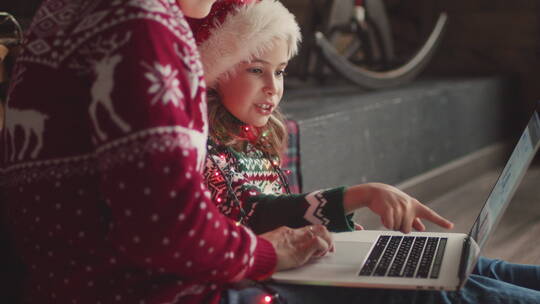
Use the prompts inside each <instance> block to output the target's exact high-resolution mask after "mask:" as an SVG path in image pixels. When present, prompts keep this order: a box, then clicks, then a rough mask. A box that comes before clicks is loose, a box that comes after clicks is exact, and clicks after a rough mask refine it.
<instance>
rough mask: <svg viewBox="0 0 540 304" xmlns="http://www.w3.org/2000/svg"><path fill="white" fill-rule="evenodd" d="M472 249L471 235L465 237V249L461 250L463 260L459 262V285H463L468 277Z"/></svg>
mask: <svg viewBox="0 0 540 304" xmlns="http://www.w3.org/2000/svg"><path fill="white" fill-rule="evenodd" d="M470 250H471V237H470V236H467V237H466V238H464V239H463V249H462V250H461V262H460V263H459V274H458V276H459V285H460V286H461V285H462V283H463V281H464V280H465V279H466V278H467V265H469V258H470V256H471V255H470V254H469V252H470Z"/></svg>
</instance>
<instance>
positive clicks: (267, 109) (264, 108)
mask: <svg viewBox="0 0 540 304" xmlns="http://www.w3.org/2000/svg"><path fill="white" fill-rule="evenodd" d="M255 108H256V109H257V110H258V112H259V113H261V114H263V115H270V114H272V108H273V106H272V105H269V104H267V103H259V104H256V105H255Z"/></svg>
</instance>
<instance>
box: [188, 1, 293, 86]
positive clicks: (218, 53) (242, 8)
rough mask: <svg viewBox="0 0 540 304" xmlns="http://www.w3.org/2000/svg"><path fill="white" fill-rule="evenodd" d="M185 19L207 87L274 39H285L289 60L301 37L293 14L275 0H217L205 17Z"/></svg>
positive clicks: (263, 49) (255, 55)
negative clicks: (192, 35) (195, 42)
mask: <svg viewBox="0 0 540 304" xmlns="http://www.w3.org/2000/svg"><path fill="white" fill-rule="evenodd" d="M188 20H189V22H190V25H191V28H192V30H193V33H194V35H195V40H196V41H197V45H198V47H199V52H200V54H201V61H202V63H203V67H204V74H205V79H206V82H207V83H208V85H209V86H211V87H212V86H214V85H215V84H216V81H217V79H218V78H219V77H220V76H221V75H222V74H224V73H226V72H228V71H230V70H232V68H233V67H234V66H235V65H236V64H238V63H240V62H242V61H246V60H251V59H252V58H255V57H258V56H259V55H260V54H261V53H263V52H264V51H265V50H267V49H268V48H270V47H272V46H273V44H274V40H275V39H276V38H278V39H282V40H284V41H286V42H287V44H288V47H289V59H290V58H291V57H292V56H294V55H296V53H297V52H298V44H299V42H300V40H301V35H300V28H299V26H298V24H297V23H296V20H295V17H294V15H293V14H291V13H290V12H289V11H288V10H287V9H286V8H285V7H284V6H283V4H281V3H280V2H279V1H277V0H260V1H256V0H255V1H253V0H221V1H217V2H216V3H215V4H214V5H213V6H212V10H211V12H210V14H209V15H208V16H207V17H206V18H204V19H199V20H195V19H188Z"/></svg>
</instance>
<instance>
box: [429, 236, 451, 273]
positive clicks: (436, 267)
mask: <svg viewBox="0 0 540 304" xmlns="http://www.w3.org/2000/svg"><path fill="white" fill-rule="evenodd" d="M447 241H448V239H447V238H441V241H440V242H439V248H437V254H435V260H434V261H433V268H432V269H431V275H430V276H429V277H430V278H432V279H436V278H438V277H439V271H440V270H441V265H442V260H443V257H444V250H445V249H446V242H447Z"/></svg>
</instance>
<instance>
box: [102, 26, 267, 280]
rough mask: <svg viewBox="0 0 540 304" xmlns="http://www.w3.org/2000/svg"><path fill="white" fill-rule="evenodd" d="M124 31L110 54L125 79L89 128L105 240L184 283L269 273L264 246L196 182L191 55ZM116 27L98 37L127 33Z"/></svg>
mask: <svg viewBox="0 0 540 304" xmlns="http://www.w3.org/2000/svg"><path fill="white" fill-rule="evenodd" d="M185 29H186V31H189V30H188V29H187V28H185ZM130 30H133V32H136V33H137V35H131V39H129V42H128V43H126V44H125V45H123V46H122V47H121V48H119V49H118V51H117V54H119V55H120V56H121V60H120V61H119V63H118V65H117V66H116V70H115V71H114V80H115V82H120V81H121V82H122V83H123V85H115V86H114V88H113V90H112V91H111V93H110V96H111V99H112V106H113V108H114V109H115V110H116V112H115V113H113V112H111V113H109V115H107V113H106V112H104V111H103V108H102V109H101V110H100V111H98V112H97V115H96V121H95V124H94V125H93V126H92V128H94V131H95V136H96V138H97V144H96V150H97V155H98V158H99V169H100V174H101V180H102V185H101V187H102V190H103V195H104V197H103V199H104V200H105V201H106V202H107V206H108V209H109V211H108V212H109V213H110V225H109V238H110V241H111V242H112V243H113V244H115V246H116V247H117V248H118V250H119V251H120V252H121V253H123V254H124V255H125V256H126V257H128V258H129V260H131V261H132V262H133V263H135V264H137V265H139V266H141V267H145V268H147V269H149V270H150V271H158V272H161V273H163V272H165V273H167V272H169V273H171V274H175V275H179V276H180V277H183V278H185V279H186V280H188V281H195V282H232V281H238V280H241V279H243V278H253V279H260V278H263V277H266V276H268V275H269V274H270V273H271V272H272V271H273V269H274V267H275V264H276V256H275V252H274V249H273V248H272V246H271V244H270V243H268V242H267V241H265V240H263V239H260V238H258V237H256V236H255V235H254V234H253V233H252V232H251V231H250V230H249V229H246V228H244V227H242V226H240V227H237V226H236V225H235V224H234V223H233V222H232V221H230V220H229V219H228V218H226V217H225V216H223V215H222V214H221V213H220V212H219V211H218V210H217V208H215V206H214V204H213V203H212V201H211V199H210V194H209V192H208V191H207V188H206V187H205V185H204V183H203V178H202V174H201V169H202V161H201V160H204V158H205V143H206V131H205V129H206V122H205V115H206V108H205V103H204V101H203V100H201V98H202V95H203V94H204V85H203V84H201V82H202V75H201V74H200V73H199V72H200V71H197V70H194V69H193V68H194V67H196V66H197V64H198V55H197V54H196V52H195V51H193V50H192V49H190V47H191V46H190V45H189V44H188V43H186V41H185V40H182V39H180V38H179V37H178V36H177V35H173V33H171V32H170V31H169V30H167V29H166V28H165V27H163V26H162V25H160V24H158V23H152V22H147V23H141V24H140V25H137V24H135V25H132V26H131V28H130ZM115 31H116V32H111V33H104V39H107V37H111V36H107V35H117V36H116V37H125V35H127V32H126V31H123V30H122V28H115ZM149 41H150V42H151V43H150V44H149ZM150 45H152V47H150ZM113 115H114V116H116V118H121V119H122V121H123V123H119V122H117V121H115V120H113V119H112V118H115V117H113ZM97 126H99V129H100V130H98V127H97ZM103 135H105V136H106V138H104V136H103ZM202 288H204V287H202ZM208 288H210V287H208Z"/></svg>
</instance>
